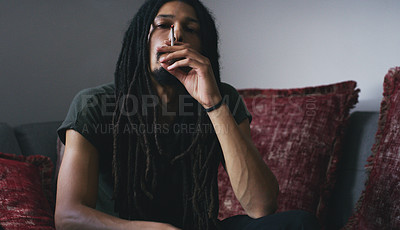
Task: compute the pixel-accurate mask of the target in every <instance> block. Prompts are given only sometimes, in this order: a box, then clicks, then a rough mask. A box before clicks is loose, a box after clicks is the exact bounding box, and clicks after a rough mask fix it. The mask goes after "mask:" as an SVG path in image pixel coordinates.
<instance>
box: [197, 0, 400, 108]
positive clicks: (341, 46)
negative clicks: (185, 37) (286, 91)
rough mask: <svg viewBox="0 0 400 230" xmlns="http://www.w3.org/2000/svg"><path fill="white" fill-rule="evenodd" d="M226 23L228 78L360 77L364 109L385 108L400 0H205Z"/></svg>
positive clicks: (271, 84) (258, 83)
mask: <svg viewBox="0 0 400 230" xmlns="http://www.w3.org/2000/svg"><path fill="white" fill-rule="evenodd" d="M205 2H206V3H207V5H208V6H209V7H210V8H211V9H212V10H213V11H214V14H215V15H216V18H217V22H218V25H219V28H220V36H221V56H222V57H223V58H222V66H223V79H224V80H225V81H227V82H230V83H232V84H233V85H234V86H236V87H239V88H243V87H260V88H289V87H304V86H313V85H320V84H329V83H334V82H338V81H344V80H355V81H357V82H358V86H359V88H360V89H361V93H360V98H359V103H358V104H357V106H356V108H355V109H356V110H367V111H368V110H369V111H377V110H379V106H380V101H381V99H382V84H383V78H384V76H385V74H386V73H387V71H388V69H389V68H390V67H393V66H400V30H399V29H398V28H399V23H400V13H399V12H400V1H399V0H334V1H332V0H330V1H329V0H284V1H282V0H249V1H244V0H218V1H215V0H205Z"/></svg>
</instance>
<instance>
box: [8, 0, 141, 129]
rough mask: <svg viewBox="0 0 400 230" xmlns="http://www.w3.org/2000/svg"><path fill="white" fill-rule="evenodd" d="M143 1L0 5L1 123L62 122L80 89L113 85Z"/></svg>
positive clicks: (21, 0)
mask: <svg viewBox="0 0 400 230" xmlns="http://www.w3.org/2000/svg"><path fill="white" fill-rule="evenodd" d="M143 2H144V1H143V0H140V1H132V0H118V1H106V0H80V1H48V0H34V1H32V0H19V1H1V0H0V111H1V112H0V121H1V122H8V123H10V124H12V125H17V124H23V123H29V122H42V121H52V120H62V119H64V117H65V115H66V113H67V111H68V107H69V104H70V102H71V100H72V98H73V96H74V95H75V94H76V93H77V92H78V91H79V90H80V89H82V88H86V87H90V86H95V85H99V84H102V83H105V82H109V81H112V80H113V72H114V66H115V63H116V61H117V58H118V54H119V51H120V49H121V42H122V37H123V33H124V32H125V30H126V28H127V25H128V22H129V20H130V19H131V18H132V16H133V15H134V13H136V11H137V9H138V7H139V6H140V5H141V4H142V3H143Z"/></svg>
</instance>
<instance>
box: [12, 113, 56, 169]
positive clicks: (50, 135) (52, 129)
mask: <svg viewBox="0 0 400 230" xmlns="http://www.w3.org/2000/svg"><path fill="white" fill-rule="evenodd" d="M60 125H61V122H60V121H54V122H44V123H32V124H26V125H20V126H17V127H15V128H14V131H15V136H16V138H17V140H18V143H19V147H20V148H21V153H22V154H23V155H25V156H30V155H37V154H40V155H44V156H48V157H50V159H51V161H52V162H53V164H54V166H55V165H56V162H57V132H56V131H57V128H58V127H59V126H60Z"/></svg>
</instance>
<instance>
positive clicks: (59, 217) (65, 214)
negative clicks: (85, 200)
mask: <svg viewBox="0 0 400 230" xmlns="http://www.w3.org/2000/svg"><path fill="white" fill-rule="evenodd" d="M78 218H79V214H78V213H77V211H74V210H66V209H59V208H58V209H57V208H56V211H55V213H54V224H55V227H56V229H57V230H65V229H77V226H76V223H77V222H78Z"/></svg>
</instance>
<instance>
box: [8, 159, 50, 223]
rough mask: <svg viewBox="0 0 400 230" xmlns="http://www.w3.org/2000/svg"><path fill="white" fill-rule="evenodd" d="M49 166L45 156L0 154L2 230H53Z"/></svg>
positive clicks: (48, 160)
mask: <svg viewBox="0 0 400 230" xmlns="http://www.w3.org/2000/svg"><path fill="white" fill-rule="evenodd" d="M52 173H53V163H52V162H51V160H50V158H48V157H45V156H40V155H36V156H28V157H26V156H16V155H14V154H6V153H0V226H1V227H3V228H4V229H5V230H12V229H15V230H17V229H18V230H24V229H54V217H53V211H52V209H51V205H50V203H49V202H51V200H52V191H51V181H52Z"/></svg>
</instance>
